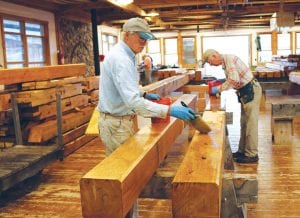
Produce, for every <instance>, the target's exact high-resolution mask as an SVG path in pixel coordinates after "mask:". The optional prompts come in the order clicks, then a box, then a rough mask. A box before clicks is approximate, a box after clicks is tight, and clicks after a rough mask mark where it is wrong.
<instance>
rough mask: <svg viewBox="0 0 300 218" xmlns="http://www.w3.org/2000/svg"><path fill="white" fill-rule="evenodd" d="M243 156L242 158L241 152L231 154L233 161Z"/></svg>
mask: <svg viewBox="0 0 300 218" xmlns="http://www.w3.org/2000/svg"><path fill="white" fill-rule="evenodd" d="M243 156H244V154H243V153H242V152H239V151H237V152H234V153H232V157H233V159H237V158H239V157H243Z"/></svg>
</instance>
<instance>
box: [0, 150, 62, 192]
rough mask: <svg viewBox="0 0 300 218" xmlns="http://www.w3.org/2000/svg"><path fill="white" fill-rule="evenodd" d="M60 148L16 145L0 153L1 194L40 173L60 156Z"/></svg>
mask: <svg viewBox="0 0 300 218" xmlns="http://www.w3.org/2000/svg"><path fill="white" fill-rule="evenodd" d="M58 151H59V150H58V146H56V145H51V146H26V145H15V146H14V147H12V148H8V149H4V150H2V151H1V152H0V193H1V192H2V191H5V190H7V189H9V188H10V187H12V186H14V185H15V184H17V183H18V182H21V181H23V180H24V179H26V178H28V177H31V176H33V175H35V174H37V173H38V172H40V171H41V170H42V169H43V168H44V167H45V166H46V165H47V164H49V163H50V162H51V161H53V159H56V158H57V156H58V154H57V152H58Z"/></svg>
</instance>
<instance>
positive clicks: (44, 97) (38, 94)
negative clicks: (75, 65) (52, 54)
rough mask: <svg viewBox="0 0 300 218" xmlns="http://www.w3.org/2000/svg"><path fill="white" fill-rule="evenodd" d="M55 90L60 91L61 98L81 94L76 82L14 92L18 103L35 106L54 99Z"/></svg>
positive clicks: (80, 86)
mask: <svg viewBox="0 0 300 218" xmlns="http://www.w3.org/2000/svg"><path fill="white" fill-rule="evenodd" d="M57 92H59V93H61V97H62V98H67V97H71V96H75V95H80V94H82V85H81V84H80V83H76V84H67V85H64V86H62V87H56V88H50V89H41V90H30V91H22V92H18V93H16V96H17V101H18V104H21V105H22V104H23V105H26V106H31V107H35V106H38V105H42V104H47V103H50V102H54V101H55V100H56V93H57Z"/></svg>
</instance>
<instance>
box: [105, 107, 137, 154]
mask: <svg viewBox="0 0 300 218" xmlns="http://www.w3.org/2000/svg"><path fill="white" fill-rule="evenodd" d="M133 119H134V116H122V117H114V116H111V115H108V114H105V113H100V119H99V131H100V138H101V140H102V142H103V143H104V145H105V154H106V156H108V155H110V154H111V153H112V152H113V151H114V150H116V149H117V148H118V147H119V146H120V145H121V144H123V143H124V142H125V141H126V140H127V139H128V138H129V137H130V136H132V135H133V134H134V128H133V127H134V123H133Z"/></svg>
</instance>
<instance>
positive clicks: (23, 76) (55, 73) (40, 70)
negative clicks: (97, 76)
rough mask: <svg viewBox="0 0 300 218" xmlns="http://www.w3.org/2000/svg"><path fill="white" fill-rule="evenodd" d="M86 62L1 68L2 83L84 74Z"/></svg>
mask: <svg viewBox="0 0 300 218" xmlns="http://www.w3.org/2000/svg"><path fill="white" fill-rule="evenodd" d="M85 71H86V65H85V64H66V65H56V66H44V67H28V68H15V69H3V70H0V84H3V85H8V84H14V83H23V82H31V81H39V80H52V79H57V78H63V77H72V76H83V75H84V73H85Z"/></svg>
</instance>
